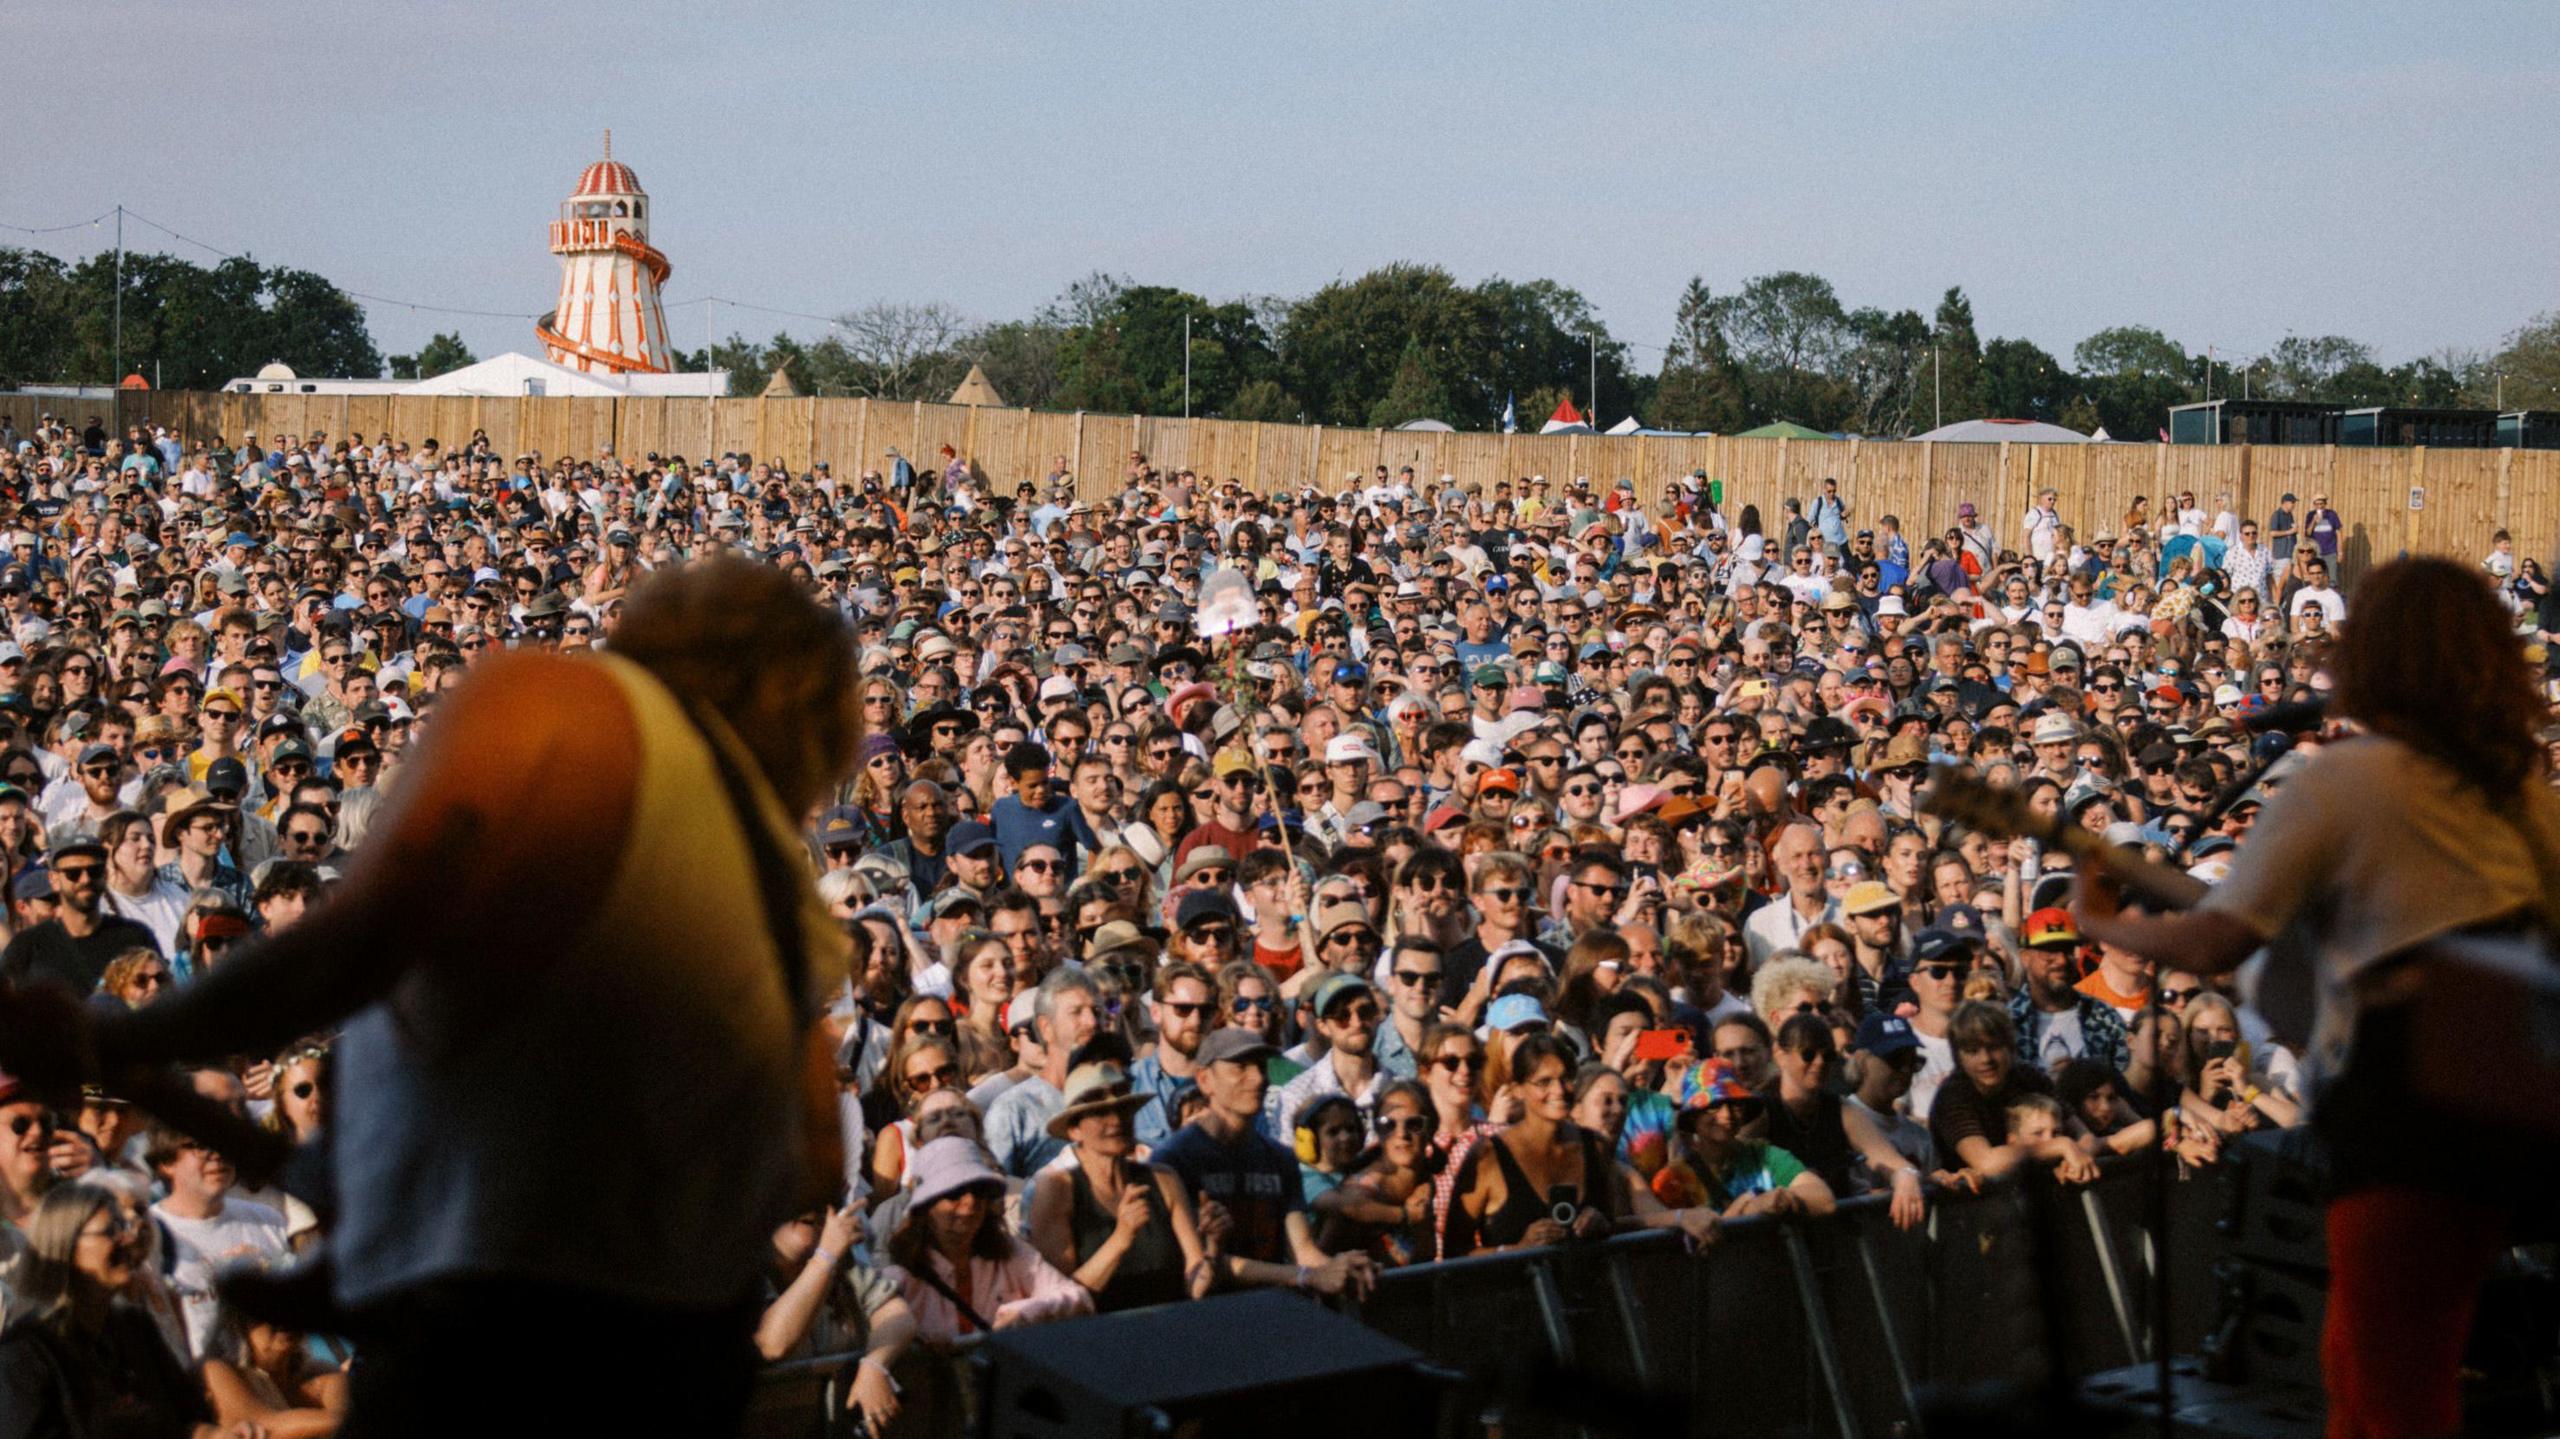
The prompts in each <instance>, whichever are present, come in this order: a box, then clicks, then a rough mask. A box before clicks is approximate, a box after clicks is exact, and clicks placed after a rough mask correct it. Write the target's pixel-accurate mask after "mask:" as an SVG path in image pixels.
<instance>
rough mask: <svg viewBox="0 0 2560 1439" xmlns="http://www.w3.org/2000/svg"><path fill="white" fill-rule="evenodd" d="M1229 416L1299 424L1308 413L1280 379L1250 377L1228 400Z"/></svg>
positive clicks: (1236, 418)
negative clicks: (1281, 384)
mask: <svg viewBox="0 0 2560 1439" xmlns="http://www.w3.org/2000/svg"><path fill="white" fill-rule="evenodd" d="M1226 417H1227V418H1228V419H1230V420H1262V421H1265V422H1267V423H1272V424H1298V423H1303V422H1304V421H1305V420H1306V417H1307V413H1306V411H1305V410H1304V409H1302V408H1300V407H1299V405H1298V402H1297V400H1296V399H1295V398H1294V397H1293V396H1291V395H1290V393H1289V392H1288V391H1287V390H1284V389H1282V388H1280V382H1279V381H1278V380H1247V381H1245V382H1244V384H1243V385H1241V386H1239V387H1238V388H1237V390H1236V394H1235V398H1234V399H1232V400H1229V401H1228V402H1227V414H1226Z"/></svg>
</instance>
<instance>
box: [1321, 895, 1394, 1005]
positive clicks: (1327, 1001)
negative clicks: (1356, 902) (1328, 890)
mask: <svg viewBox="0 0 2560 1439" xmlns="http://www.w3.org/2000/svg"><path fill="white" fill-rule="evenodd" d="M1354 908H1357V906H1354ZM1377 992H1378V991H1377V989H1376V987H1375V986H1373V985H1371V984H1370V983H1369V981H1367V980H1365V979H1362V978H1361V977H1360V976H1358V975H1356V974H1328V975H1326V976H1325V977H1324V978H1323V979H1322V980H1320V981H1318V982H1317V984H1316V988H1315V993H1314V995H1313V996H1312V997H1311V998H1310V999H1309V1000H1308V1007H1309V1008H1311V1009H1313V1010H1314V1011H1315V1012H1316V1015H1317V1016H1318V1017H1319V1018H1321V1017H1323V1016H1324V1015H1325V1014H1326V1013H1328V1012H1330V1011H1331V1010H1332V1009H1333V1007H1334V1006H1335V1005H1337V1004H1339V1003H1341V1002H1342V1001H1343V1000H1345V999H1348V998H1352V997H1355V996H1358V995H1363V994H1376V993H1377Z"/></svg>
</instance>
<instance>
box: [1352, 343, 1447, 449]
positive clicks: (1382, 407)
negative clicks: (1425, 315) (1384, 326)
mask: <svg viewBox="0 0 2560 1439" xmlns="http://www.w3.org/2000/svg"><path fill="white" fill-rule="evenodd" d="M1449 413H1450V409H1449V392H1448V390H1446V389H1445V388H1443V387H1442V386H1441V384H1440V381H1439V379H1438V377H1436V376H1434V375H1433V374H1432V373H1431V366H1430V364H1429V362H1428V361H1426V360H1425V359H1424V357H1423V353H1422V345H1421V343H1420V342H1419V341H1407V342H1406V343H1405V347H1404V357H1403V358H1402V359H1400V360H1398V361H1397V362H1396V373H1395V378H1394V379H1393V380H1392V381H1390V382H1389V383H1388V385H1387V392H1386V393H1385V394H1383V395H1381V396H1379V397H1378V403H1376V404H1375V405H1372V406H1370V407H1369V424H1370V426H1371V427H1372V428H1375V429H1382V430H1383V429H1392V428H1394V427H1395V426H1397V425H1401V424H1403V423H1404V422H1405V421H1407V420H1440V421H1444V422H1445V421H1447V420H1448V418H1449Z"/></svg>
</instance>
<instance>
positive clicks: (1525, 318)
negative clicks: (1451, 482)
mask: <svg viewBox="0 0 2560 1439" xmlns="http://www.w3.org/2000/svg"><path fill="white" fill-rule="evenodd" d="M1476 294H1477V295H1478V296H1479V297H1481V298H1482V299H1483V301H1484V303H1485V306H1486V308H1487V310H1488V312H1489V313H1490V315H1491V318H1492V321H1493V326H1494V330H1493V336H1492V342H1493V348H1492V351H1491V353H1489V354H1487V355H1485V356H1483V357H1482V359H1481V361H1480V362H1479V364H1478V366H1477V367H1476V369H1475V373H1474V374H1473V375H1472V376H1471V377H1470V381H1471V383H1470V385H1469V387H1468V388H1469V389H1470V390H1471V391H1472V392H1473V393H1475V394H1477V395H1479V396H1481V402H1482V403H1483V404H1485V405H1486V406H1488V407H1489V408H1488V409H1487V410H1485V411H1481V412H1479V411H1472V410H1471V411H1468V412H1465V420H1466V421H1467V422H1468V423H1471V424H1481V423H1483V422H1484V420H1485V419H1487V418H1491V417H1495V416H1499V415H1500V414H1501V412H1502V397H1503V396H1505V395H1519V394H1522V393H1524V392H1526V391H1529V390H1533V389H1537V388H1539V387H1541V386H1552V387H1555V388H1559V389H1562V390H1564V391H1565V392H1566V393H1569V394H1571V395H1573V396H1574V403H1575V404H1576V405H1577V406H1580V407H1585V408H1589V409H1593V410H1595V411H1599V412H1601V413H1605V414H1608V415H1610V416H1613V417H1618V418H1623V417H1625V416H1627V415H1631V414H1635V413H1637V406H1638V403H1639V401H1640V399H1641V398H1642V396H1643V392H1644V389H1645V388H1646V387H1645V386H1643V385H1642V384H1641V382H1640V381H1639V380H1638V379H1637V378H1636V377H1635V376H1633V375H1632V374H1630V373H1629V371H1628V365H1627V360H1628V352H1627V347H1626V344H1625V342H1624V341H1620V340H1614V339H1611V338H1610V337H1609V327H1608V326H1606V325H1604V324H1602V323H1601V322H1600V317H1599V315H1598V314H1597V313H1595V312H1594V311H1593V310H1592V308H1591V303H1590V301H1588V300H1586V299H1584V298H1583V297H1582V294H1581V292H1580V291H1578V290H1573V289H1569V288H1567V287H1566V286H1563V285H1559V284H1557V283H1556V282H1555V281H1553V280H1528V281H1520V282H1515V281H1511V280H1504V279H1500V278H1495V279H1490V280H1487V281H1485V282H1484V283H1483V284H1481V285H1478V286H1476ZM1595 361H1596V363H1597V367H1598V371H1599V374H1598V380H1599V393H1598V395H1597V396H1596V397H1595V396H1594V395H1593V393H1592V389H1591V385H1592V379H1593V375H1592V371H1593V367H1594V363H1595ZM1439 418H1441V419H1444V420H1448V421H1450V422H1451V423H1458V422H1459V419H1460V416H1459V415H1457V414H1447V415H1441V416H1439ZM1591 418H1592V423H1593V424H1594V425H1595V426H1597V425H1603V424H1609V423H1613V422H1614V420H1602V419H1601V418H1600V415H1599V414H1594V415H1593V416H1592V417H1591Z"/></svg>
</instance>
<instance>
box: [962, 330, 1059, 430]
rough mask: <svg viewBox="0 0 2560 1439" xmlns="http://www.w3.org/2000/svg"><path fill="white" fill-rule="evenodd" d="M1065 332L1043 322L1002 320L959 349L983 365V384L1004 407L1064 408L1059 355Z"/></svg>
mask: <svg viewBox="0 0 2560 1439" xmlns="http://www.w3.org/2000/svg"><path fill="white" fill-rule="evenodd" d="M1065 343H1066V331H1065V330H1063V329H1061V328H1060V327H1059V326H1057V325H1055V324H1052V323H1051V322H1049V321H1047V320H1045V319H1031V320H1006V321H1002V322H1000V323H997V324H993V325H988V326H986V327H984V328H982V329H980V330H979V331H978V332H977V333H976V334H974V335H971V336H970V337H969V339H968V341H967V342H966V343H965V344H964V345H963V346H962V349H963V350H964V351H965V352H967V353H968V354H969V355H970V356H971V357H972V358H973V359H975V360H976V361H977V363H979V364H981V365H984V366H985V367H986V371H987V380H988V382H989V383H991V384H993V385H994V386H995V387H996V393H997V394H999V395H1002V396H1004V398H1005V403H1007V404H1011V405H1023V406H1027V407H1028V408H1031V409H1035V410H1046V409H1057V408H1064V406H1062V405H1061V404H1060V402H1059V398H1058V395H1059V388H1060V385H1061V384H1062V382H1063V374H1062V368H1061V360H1060V351H1061V350H1062V349H1063V348H1064V346H1065Z"/></svg>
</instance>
